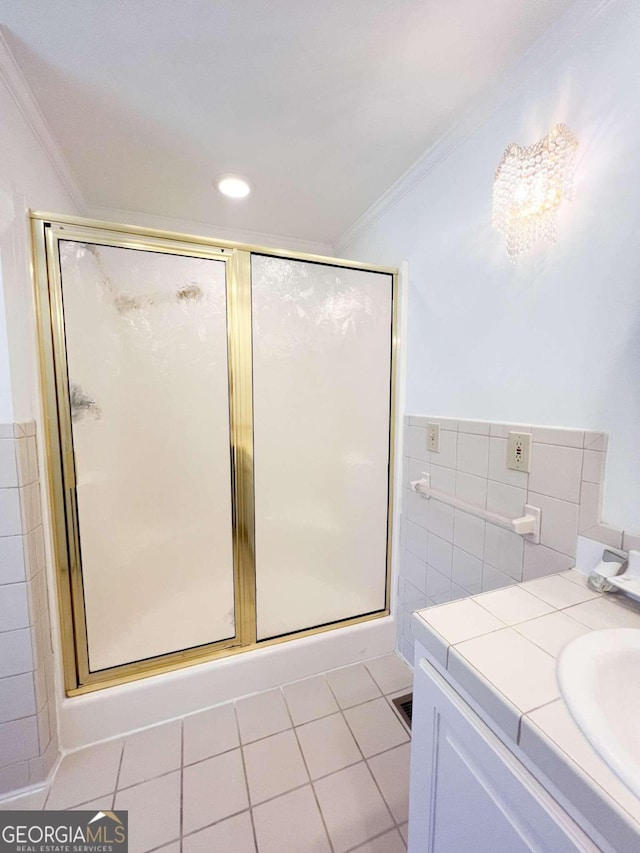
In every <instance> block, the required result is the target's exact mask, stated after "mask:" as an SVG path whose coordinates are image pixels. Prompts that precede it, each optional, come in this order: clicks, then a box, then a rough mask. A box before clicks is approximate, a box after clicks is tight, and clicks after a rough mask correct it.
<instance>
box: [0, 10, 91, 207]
mask: <svg viewBox="0 0 640 853" xmlns="http://www.w3.org/2000/svg"><path fill="white" fill-rule="evenodd" d="M0 81H1V82H2V83H3V84H4V86H5V88H6V89H7V91H8V92H9V94H10V95H11V97H12V98H13V100H14V102H15V104H16V106H17V107H18V109H19V110H20V112H21V113H22V115H23V117H24V119H25V121H26V122H27V124H28V126H29V128H30V129H31V132H32V133H33V135H34V136H35V138H36V140H37V142H38V143H39V145H40V147H41V148H42V150H43V151H44V153H45V154H46V155H47V158H48V159H49V162H50V163H51V165H52V166H53V168H54V170H55V172H56V174H57V175H58V177H59V178H60V180H61V182H62V184H63V185H64V187H65V189H66V190H67V192H68V193H69V195H70V196H71V198H72V200H73V202H74V204H75V206H76V207H77V209H78V212H79V213H84V212H85V211H86V208H87V205H86V203H85V199H84V196H83V193H82V190H81V189H80V187H79V185H78V183H77V181H76V179H75V178H74V176H73V173H72V171H71V168H70V166H69V163H68V162H67V160H66V158H65V156H64V154H63V153H62V150H61V148H60V146H59V145H58V143H57V142H56V139H55V137H54V135H53V134H52V132H51V130H50V128H49V125H48V124H47V120H46V118H45V117H44V114H43V112H42V110H41V109H40V107H39V106H38V102H37V101H36V99H35V97H34V95H33V92H32V91H31V89H30V88H29V84H28V83H27V81H26V80H25V78H24V75H23V74H22V71H21V70H20V67H19V66H18V63H17V62H16V60H15V58H14V56H13V54H12V53H11V49H10V48H9V45H8V44H7V41H6V39H5V37H4V34H3V32H2V27H1V26H0Z"/></svg>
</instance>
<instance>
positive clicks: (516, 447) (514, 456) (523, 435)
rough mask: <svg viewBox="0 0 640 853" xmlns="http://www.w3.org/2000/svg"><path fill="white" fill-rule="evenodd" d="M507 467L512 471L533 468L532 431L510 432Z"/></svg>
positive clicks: (527, 470)
mask: <svg viewBox="0 0 640 853" xmlns="http://www.w3.org/2000/svg"><path fill="white" fill-rule="evenodd" d="M507 468H511V470H512V471H526V472H529V471H530V470H531V433H530V432H510V433H509V444H508V446H507Z"/></svg>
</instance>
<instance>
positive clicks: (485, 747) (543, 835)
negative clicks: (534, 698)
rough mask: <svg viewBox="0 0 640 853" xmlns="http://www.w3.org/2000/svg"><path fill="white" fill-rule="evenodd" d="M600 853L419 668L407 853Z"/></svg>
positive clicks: (424, 667)
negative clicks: (470, 852) (468, 852)
mask: <svg viewBox="0 0 640 853" xmlns="http://www.w3.org/2000/svg"><path fill="white" fill-rule="evenodd" d="M597 849H598V848H597V847H596V846H595V845H594V844H593V843H592V842H591V841H590V840H589V839H588V838H587V836H585V835H584V833H583V832H582V831H581V830H580V828H579V827H578V826H577V825H576V824H575V823H574V822H573V821H572V820H571V818H570V817H569V816H568V815H567V814H566V812H565V811H564V810H563V809H562V808H561V807H560V806H559V805H558V804H557V803H556V802H555V801H554V800H553V799H552V798H551V797H550V796H549V794H548V793H547V792H546V791H545V790H544V789H543V788H542V787H541V785H540V784H539V783H538V782H537V781H536V780H535V779H534V777H533V776H532V775H531V774H530V773H529V772H528V770H526V768H525V767H524V766H523V765H522V764H521V763H520V762H519V761H518V760H517V758H515V756H514V755H513V754H512V753H511V752H510V751H509V750H508V749H507V748H506V747H505V746H504V744H503V743H502V742H501V741H500V740H499V739H498V738H497V737H496V736H495V735H494V734H493V732H491V731H490V729H489V728H488V727H487V726H486V725H485V724H484V723H483V722H482V721H481V720H480V719H479V717H478V716H477V715H476V714H475V713H474V712H473V711H472V710H471V709H470V708H469V706H468V705H467V704H466V703H465V702H464V701H463V700H462V699H461V698H460V696H459V695H458V694H457V693H456V692H455V691H454V690H453V689H452V688H451V686H450V685H449V684H448V683H447V682H446V681H445V680H444V678H442V677H441V676H440V675H439V674H438V673H437V672H436V670H435V669H434V668H433V667H432V666H431V665H430V664H429V663H427V662H426V661H424V660H422V661H420V663H419V666H418V667H417V668H416V679H415V685H414V711H413V734H412V753H411V800H410V824H409V853H425V851H428V853H464V851H467V850H469V851H471V850H473V853H525V851H536V853H577V851H581V853H586V851H593V852H594V853H595V851H597Z"/></svg>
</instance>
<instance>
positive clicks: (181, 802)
mask: <svg viewBox="0 0 640 853" xmlns="http://www.w3.org/2000/svg"><path fill="white" fill-rule="evenodd" d="M183 829H184V718H183V719H182V720H181V721H180V853H182V837H183Z"/></svg>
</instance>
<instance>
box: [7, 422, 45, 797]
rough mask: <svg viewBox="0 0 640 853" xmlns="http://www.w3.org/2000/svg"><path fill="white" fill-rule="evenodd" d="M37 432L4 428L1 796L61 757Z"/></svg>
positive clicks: (40, 776)
mask: <svg viewBox="0 0 640 853" xmlns="http://www.w3.org/2000/svg"><path fill="white" fill-rule="evenodd" d="M38 479H39V472H38V454H37V447H36V435H35V425H34V424H33V423H31V422H29V423H22V424H1V425H0V796H2V795H3V794H6V793H8V792H10V791H13V790H16V789H17V788H21V787H25V786H27V785H33V784H36V783H37V782H40V781H42V780H43V779H45V778H46V776H47V775H48V774H49V771H50V770H51V768H52V767H53V764H54V763H55V761H56V759H57V757H58V743H57V722H56V710H55V699H54V678H53V651H52V646H51V629H50V620H49V607H48V596H47V589H46V574H45V551H44V537H43V529H42V517H41V507H40V486H39V483H38Z"/></svg>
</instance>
